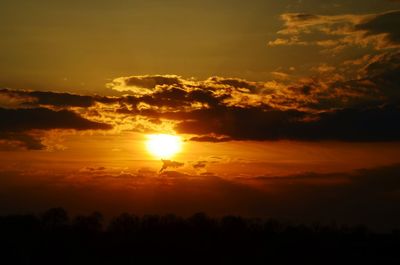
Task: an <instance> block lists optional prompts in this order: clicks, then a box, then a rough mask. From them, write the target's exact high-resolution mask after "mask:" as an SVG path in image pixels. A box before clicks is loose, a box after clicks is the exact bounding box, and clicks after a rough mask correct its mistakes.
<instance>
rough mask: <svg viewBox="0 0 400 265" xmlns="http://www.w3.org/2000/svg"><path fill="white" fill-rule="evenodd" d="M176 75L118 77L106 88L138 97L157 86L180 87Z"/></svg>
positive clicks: (178, 77)
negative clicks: (131, 93)
mask: <svg viewBox="0 0 400 265" xmlns="http://www.w3.org/2000/svg"><path fill="white" fill-rule="evenodd" d="M180 84H181V77H180V76H177V75H143V76H129V77H119V78H116V79H114V80H113V81H112V82H110V83H108V84H107V87H109V88H111V89H113V90H116V91H119V92H134V93H135V94H138V95H145V94H150V93H151V92H152V91H153V90H154V89H155V88H156V87H157V86H163V85H168V86H171V85H180Z"/></svg>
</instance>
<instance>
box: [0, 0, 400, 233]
mask: <svg viewBox="0 0 400 265" xmlns="http://www.w3.org/2000/svg"><path fill="white" fill-rule="evenodd" d="M399 22H400V1H396V0H392V1H390V0H363V1H361V0H357V1H355V0H353V1H350V0H346V1H344V0H332V1H331V0H329V1H316V0H282V1H272V0H270V1H269V0H264V1H258V0H253V1H236V0H231V1H227V0H221V1H208V0H206V1H194V0H192V1H190V0H189V1H178V0H172V1H156V0H147V1H139V0H131V1H128V0H120V1H103V0H101V1H99V0H98V1H91V0H89V1H71V0H70V1H64V0H60V1H46V0H36V1H18V0H14V1H8V0H3V1H1V3H0V34H1V35H2V36H3V37H2V41H1V42H0V121H1V122H0V198H1V199H0V213H15V212H27V211H31V212H36V211H42V210H44V209H47V208H49V207H55V206H62V207H66V208H67V209H69V210H70V211H72V212H87V211H91V210H101V211H103V212H105V213H106V214H115V213H119V212H122V211H128V212H136V213H139V214H143V213H165V212H174V213H178V214H183V215H185V214H192V213H194V212H197V211H204V212H208V213H210V214H214V215H222V214H239V215H246V216H258V217H268V216H275V217H278V218H286V219H288V220H295V221H310V222H311V221H315V220H318V221H326V222H329V221H331V220H338V221H339V222H347V223H365V224H368V225H371V226H374V227H383V226H387V227H389V226H390V227H394V226H398V225H399V223H400V214H399V210H400V208H399V206H398V205H400V204H399V203H400V180H398V176H399V173H400V148H399V147H400V125H399V123H398V121H399V118H400V108H399V99H400V92H399V88H400V78H399V77H400V52H399V47H400V32H399V27H398V25H399ZM159 134H164V135H167V136H168V137H170V136H171V137H176V139H178V140H179V146H175V147H176V149H177V150H176V151H174V152H172V153H171V154H169V155H164V157H163V155H159V154H160V153H163V152H162V151H165V150H167V149H168V148H170V146H168V144H169V145H171V143H170V142H168V141H167V142H166V144H167V146H163V144H164V142H163V141H161V142H160V143H159V142H157V143H156V144H155V145H154V144H153V146H155V147H153V148H150V150H149V147H148V146H149V141H150V139H151V137H153V136H154V135H156V137H157V135H159ZM152 135H153V136H152ZM174 139H175V138H174ZM166 148H167V149H166ZM154 149H155V150H154ZM161 159H164V161H162V160H161ZM388 220H389V221H388Z"/></svg>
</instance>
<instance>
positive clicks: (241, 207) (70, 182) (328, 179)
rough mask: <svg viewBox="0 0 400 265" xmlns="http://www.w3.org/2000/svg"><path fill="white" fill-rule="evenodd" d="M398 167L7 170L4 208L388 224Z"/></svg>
mask: <svg viewBox="0 0 400 265" xmlns="http://www.w3.org/2000/svg"><path fill="white" fill-rule="evenodd" d="M20 170H21V171H22V170H24V169H20ZM399 171H400V165H398V164H396V165H390V166H385V167H379V168H372V169H361V170H357V171H354V172H336V173H326V174H322V173H313V172H308V173H302V174H295V175H288V176H260V177H254V176H251V177H250V176H249V177H238V178H235V179H225V178H222V177H219V176H215V175H212V174H203V175H196V176H192V175H189V174H184V173H179V172H176V171H166V172H164V173H163V174H162V175H161V177H160V176H159V175H158V174H157V172H143V174H145V175H142V172H137V173H130V172H115V173H112V172H103V173H101V172H98V171H85V172H78V174H77V175H76V176H71V175H69V173H62V172H53V171H52V172H51V173H47V174H51V176H52V177H51V178H50V177H49V176H48V175H43V174H46V173H43V171H40V172H35V171H33V170H29V171H26V172H23V171H22V172H19V171H4V170H3V171H1V172H0V177H1V180H2V183H1V185H0V196H1V200H0V209H1V210H2V211H8V212H15V211H36V210H38V209H39V210H40V209H43V208H49V207H51V206H52V205H54V204H56V205H63V206H64V207H66V208H68V209H70V210H71V211H72V212H75V211H79V212H82V211H85V210H87V211H92V210H93V208H96V209H97V210H100V211H102V212H104V213H106V214H112V213H117V212H121V211H129V212H136V213H138V214H142V213H163V212H174V213H176V214H192V213H193V212H197V211H205V212H207V213H209V214H212V215H214V214H215V215H223V214H239V215H244V216H251V217H269V218H271V217H273V218H283V219H284V220H293V221H300V222H307V223H308V222H314V221H319V222H322V223H325V222H331V221H332V220H336V221H337V222H338V223H347V224H359V223H362V224H366V225H369V226H371V227H372V228H378V229H381V230H383V229H392V228H396V227H397V228H398V226H399V223H400V215H399V212H400V211H399V210H400V208H399V207H400V196H399V194H400V182H399V181H398V173H399ZM21 180H23V181H21ZM16 184H18V185H16ZM71 194H74V196H71ZM104 194H107V196H104ZM11 202H12V203H11ZM135 202H140V203H135ZM97 207H100V208H97Z"/></svg>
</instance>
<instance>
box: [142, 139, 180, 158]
mask: <svg viewBox="0 0 400 265" xmlns="http://www.w3.org/2000/svg"><path fill="white" fill-rule="evenodd" d="M146 146H147V150H148V151H149V152H150V153H151V154H152V155H153V156H155V157H157V158H158V159H169V158H171V157H173V156H174V155H175V154H177V153H179V152H180V151H181V149H182V139H181V137H179V136H176V135H170V134H150V135H148V136H147V141H146Z"/></svg>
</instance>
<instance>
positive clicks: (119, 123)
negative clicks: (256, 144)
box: [0, 10, 400, 150]
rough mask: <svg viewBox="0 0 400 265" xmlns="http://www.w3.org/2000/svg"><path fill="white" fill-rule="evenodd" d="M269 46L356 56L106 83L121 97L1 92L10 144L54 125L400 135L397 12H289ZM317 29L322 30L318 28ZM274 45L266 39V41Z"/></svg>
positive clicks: (214, 135) (6, 145)
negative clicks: (304, 67)
mask: <svg viewBox="0 0 400 265" xmlns="http://www.w3.org/2000/svg"><path fill="white" fill-rule="evenodd" d="M281 19H282V21H283V28H282V29H281V30H280V31H279V32H278V33H277V34H278V35H280V36H279V38H277V39H275V40H271V41H270V42H269V46H281V45H301V46H309V45H316V46H317V47H320V49H321V52H322V53H324V52H331V53H332V54H337V53H341V52H344V50H345V49H348V48H355V47H359V48H362V49H361V50H360V52H359V55H358V56H357V58H354V56H352V57H351V58H346V56H345V55H344V54H343V55H342V57H343V58H344V59H342V61H340V62H337V63H335V64H329V63H326V62H321V63H319V64H314V65H312V66H310V69H309V71H308V72H307V73H306V74H304V73H301V72H298V73H297V72H296V68H295V67H292V68H291V69H290V70H289V71H283V70H279V71H274V72H272V73H271V77H272V78H270V79H268V80H266V81H251V80H246V79H243V78H237V77H221V76H212V77H209V78H205V79H197V78H185V77H182V76H180V75H175V74H169V75H161V74H158V75H132V76H121V77H116V78H114V79H113V80H111V81H110V82H108V83H107V84H106V87H107V88H108V89H109V90H110V91H113V94H114V96H106V95H92V94H90V95H89V94H88V95H80V94H72V93H59V92H50V91H48V92H43V91H32V90H14V89H7V88H4V89H1V90H0V106H1V108H0V118H1V119H0V120H1V122H0V139H1V140H0V143H1V145H2V146H3V149H13V148H24V149H34V150H39V149H45V148H48V146H46V144H45V142H46V141H45V139H46V134H47V133H49V132H54V131H65V130H73V131H91V132H95V131H97V132H102V133H107V132H113V133H119V132H123V131H136V132H141V133H171V132H174V133H179V134H185V135H187V136H188V139H190V140H192V141H203V142H224V141H233V140H244V141H246V140H254V141H275V140H295V141H316V140H318V141H320V140H334V141H354V142H371V141H399V140H400V125H399V123H398V122H396V121H398V120H399V118H400V108H399V100H400V90H399V87H400V53H399V52H398V48H399V45H400V38H399V36H400V35H399V28H398V27H397V26H396V25H397V24H398V23H397V22H399V19H400V12H399V11H398V10H394V11H387V12H382V13H376V14H365V15H354V14H345V15H315V14H307V13H284V14H282V15H281ZM316 33H318V34H316ZM266 48H267V47H266Z"/></svg>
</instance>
